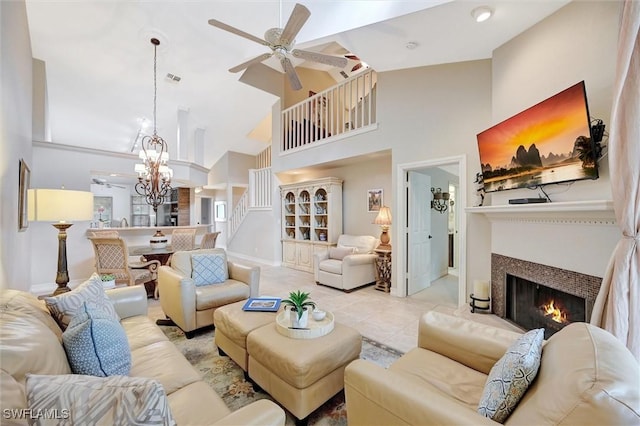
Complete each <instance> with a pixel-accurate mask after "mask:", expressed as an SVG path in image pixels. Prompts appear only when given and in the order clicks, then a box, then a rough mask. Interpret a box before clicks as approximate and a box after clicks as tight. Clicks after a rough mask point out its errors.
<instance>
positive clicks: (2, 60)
mask: <svg viewBox="0 0 640 426" xmlns="http://www.w3.org/2000/svg"><path fill="white" fill-rule="evenodd" d="M0 52H1V53H0V68H1V69H2V72H0V87H2V90H1V92H0V95H1V96H2V108H1V112H0V197H1V198H2V202H0V288H5V287H7V288H16V289H20V290H28V289H29V285H30V283H31V270H30V265H31V260H32V256H31V253H30V251H31V250H30V249H31V235H32V234H33V232H34V229H33V227H32V226H30V227H29V228H27V230H26V231H24V232H18V170H19V167H18V163H19V160H20V159H21V158H22V159H24V160H25V161H26V162H27V164H28V165H29V167H31V169H32V171H33V164H32V148H31V139H32V119H31V116H32V93H33V83H32V67H33V61H32V54H31V42H30V39H29V31H28V27H27V13H26V8H25V3H24V1H2V2H0ZM49 227H50V228H51V229H53V227H51V226H50V225H49ZM54 231H55V229H54ZM52 238H54V239H55V238H56V237H55V233H54V235H53V237H52ZM51 273H52V276H53V277H54V278H55V269H54V270H52V271H51Z"/></svg>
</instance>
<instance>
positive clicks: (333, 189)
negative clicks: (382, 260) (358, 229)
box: [280, 178, 342, 272]
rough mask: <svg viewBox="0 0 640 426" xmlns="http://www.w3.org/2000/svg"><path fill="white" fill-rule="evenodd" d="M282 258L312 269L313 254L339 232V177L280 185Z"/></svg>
mask: <svg viewBox="0 0 640 426" xmlns="http://www.w3.org/2000/svg"><path fill="white" fill-rule="evenodd" d="M280 194H281V199H282V262H283V264H284V266H287V267H290V268H295V269H300V270H303V271H308V272H311V271H313V257H314V256H313V255H314V254H316V253H326V252H327V251H328V250H329V247H330V246H332V245H335V244H336V241H337V240H338V237H339V236H340V234H341V233H342V180H340V179H337V178H322V179H316V180H312V181H305V182H298V183H292V184H287V185H281V186H280Z"/></svg>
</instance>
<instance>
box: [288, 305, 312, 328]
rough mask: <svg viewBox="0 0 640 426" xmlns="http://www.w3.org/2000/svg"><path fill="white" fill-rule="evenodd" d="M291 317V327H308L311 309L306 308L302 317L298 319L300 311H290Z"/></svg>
mask: <svg viewBox="0 0 640 426" xmlns="http://www.w3.org/2000/svg"><path fill="white" fill-rule="evenodd" d="M289 315H290V318H291V327H293V328H306V327H307V324H308V322H309V310H308V309H305V310H304V311H303V312H302V317H300V319H299V320H298V313H297V312H296V311H289Z"/></svg>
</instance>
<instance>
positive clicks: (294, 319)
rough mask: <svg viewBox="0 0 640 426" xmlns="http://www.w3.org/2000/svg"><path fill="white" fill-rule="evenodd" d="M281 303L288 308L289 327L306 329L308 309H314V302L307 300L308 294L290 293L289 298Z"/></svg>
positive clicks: (300, 292)
mask: <svg viewBox="0 0 640 426" xmlns="http://www.w3.org/2000/svg"><path fill="white" fill-rule="evenodd" d="M282 303H283V304H284V305H285V306H290V310H289V312H290V316H291V326H292V327H293V328H306V327H307V322H308V320H309V308H312V309H313V308H315V307H316V304H315V302H313V301H311V299H310V298H309V293H305V292H302V291H300V290H298V291H292V292H290V293H289V298H288V299H284V300H283V301H282Z"/></svg>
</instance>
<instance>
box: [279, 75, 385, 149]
mask: <svg viewBox="0 0 640 426" xmlns="http://www.w3.org/2000/svg"><path fill="white" fill-rule="evenodd" d="M376 83H377V76H376V73H375V71H373V70H366V71H364V72H362V73H359V74H357V75H355V76H353V77H350V78H348V79H346V80H344V81H342V82H341V83H339V84H337V85H335V86H333V87H330V88H328V89H326V90H323V91H322V92H319V93H315V94H314V93H313V92H309V94H310V95H311V96H309V98H307V99H305V100H304V101H303V102H300V103H297V104H296V105H293V106H291V107H289V108H287V109H285V110H283V111H282V114H281V129H282V134H281V138H280V144H281V145H280V155H285V154H290V153H294V152H298V151H301V150H304V149H307V148H310V147H314V146H318V145H320V144H323V143H327V142H331V141H335V140H338V139H343V138H346V137H349V136H354V135H356V134H359V133H363V132H366V131H370V130H374V129H376V128H377V121H376Z"/></svg>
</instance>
